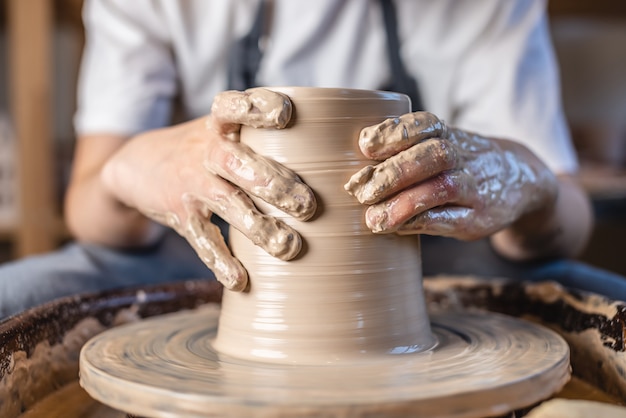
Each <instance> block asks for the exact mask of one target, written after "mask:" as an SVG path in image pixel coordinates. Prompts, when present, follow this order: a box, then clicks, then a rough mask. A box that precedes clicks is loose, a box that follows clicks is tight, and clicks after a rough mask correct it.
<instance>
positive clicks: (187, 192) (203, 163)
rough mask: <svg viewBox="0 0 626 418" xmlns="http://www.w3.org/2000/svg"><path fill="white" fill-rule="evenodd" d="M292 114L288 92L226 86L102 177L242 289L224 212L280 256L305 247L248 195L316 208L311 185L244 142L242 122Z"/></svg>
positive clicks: (293, 211) (299, 214)
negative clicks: (196, 114)
mask: <svg viewBox="0 0 626 418" xmlns="http://www.w3.org/2000/svg"><path fill="white" fill-rule="evenodd" d="M290 117H291V102H290V101H289V99H288V98H287V97H285V96H283V95H281V94H278V93H274V92H271V91H268V90H264V89H251V90H248V91H246V92H236V91H228V92H224V93H222V94H220V95H218V96H217V97H216V98H215V100H214V102H213V106H212V112H211V115H210V116H208V117H207V118H201V119H197V120H193V121H191V122H188V123H184V124H181V125H177V126H173V127H170V128H166V129H161V130H156V131H152V132H147V133H144V134H141V135H139V136H136V137H134V138H132V139H131V140H129V141H128V143H127V144H126V145H124V146H123V147H122V148H121V149H120V151H119V152H117V153H116V154H115V155H114V156H113V157H112V159H111V160H109V162H108V163H107V165H106V166H105V167H104V169H103V172H102V178H103V182H104V184H105V185H106V187H107V188H108V189H109V190H110V191H111V192H112V193H113V194H115V195H116V196H117V198H118V199H119V200H120V201H121V202H123V203H124V204H126V205H128V206H130V207H133V208H136V209H138V210H139V211H140V212H142V213H143V214H145V215H147V216H148V217H150V218H152V219H154V220H156V221H158V222H160V223H163V224H167V225H169V226H171V227H173V228H174V229H175V230H176V231H177V232H178V233H179V234H181V235H182V236H184V237H185V238H186V239H187V240H188V241H189V242H190V243H191V245H192V246H193V248H194V249H195V251H196V252H197V253H198V255H199V256H200V258H201V259H202V260H203V261H204V263H205V264H207V266H208V267H209V268H211V269H212V270H213V272H214V273H215V275H216V277H217V279H218V280H219V281H220V282H222V283H223V284H224V285H225V286H226V287H227V288H228V289H231V290H243V289H244V288H245V287H246V284H247V273H246V271H245V269H244V268H243V266H242V265H241V263H240V262H239V261H238V260H237V259H235V258H234V257H233V256H232V255H231V253H230V251H229V249H228V247H227V246H226V243H225V241H224V238H223V237H222V235H221V234H220V231H219V228H218V227H217V226H215V225H214V224H213V223H211V222H210V218H211V215H212V213H215V214H217V215H219V216H220V217H222V218H223V219H224V220H225V221H227V222H228V223H229V224H230V225H232V226H233V227H235V228H237V229H238V230H240V231H241V232H242V233H243V234H245V235H246V236H247V237H248V238H249V239H250V240H252V241H253V242H254V243H255V244H257V245H259V246H261V247H262V248H263V249H264V250H265V251H267V252H268V253H269V254H271V255H273V256H275V257H278V258H280V259H283V260H289V259H291V258H293V257H295V256H296V255H297V254H298V252H299V251H300V248H301V238H300V236H299V235H298V233H297V232H296V231H294V230H293V229H292V228H291V227H289V226H287V225H286V224H284V223H283V222H281V221H279V220H277V219H275V218H273V217H270V216H267V215H264V214H261V213H260V212H259V211H258V210H257V209H256V208H255V206H254V204H253V202H252V200H251V199H250V197H249V195H254V196H257V197H259V198H261V199H263V200H264V201H266V202H268V203H270V204H272V205H274V206H276V207H277V208H279V209H281V210H282V211H284V212H286V213H288V214H290V215H292V216H294V217H296V218H298V219H301V220H306V219H308V218H310V217H311V216H312V215H313V213H314V212H315V208H316V203H315V198H314V196H313V193H312V191H311V190H310V189H309V187H308V186H306V185H305V184H304V183H302V181H301V180H300V179H299V178H298V177H297V176H296V174H294V173H293V172H292V171H290V170H288V169H286V168H285V167H283V166H281V165H280V164H278V163H276V162H274V161H272V160H270V159H268V158H265V157H262V156H260V155H257V154H255V153H254V152H253V151H252V150H251V149H250V148H249V147H248V146H246V145H244V144H241V143H240V142H239V141H238V140H239V130H240V127H241V125H242V124H243V125H249V126H252V127H268V128H284V127H285V125H286V124H287V122H288V121H289V118H290Z"/></svg>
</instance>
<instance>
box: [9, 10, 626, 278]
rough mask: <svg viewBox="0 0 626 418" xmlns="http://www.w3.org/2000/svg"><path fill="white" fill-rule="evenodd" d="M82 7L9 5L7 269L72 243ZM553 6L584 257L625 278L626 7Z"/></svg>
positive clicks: (550, 12)
mask: <svg viewBox="0 0 626 418" xmlns="http://www.w3.org/2000/svg"><path fill="white" fill-rule="evenodd" d="M131 1H132V0H131ZM503 1H506V0H503ZM81 7H82V0H0V262H2V261H6V260H10V259H12V258H16V257H22V256H26V255H30V254H36V253H40V252H45V251H49V250H51V249H54V248H55V247H57V246H58V245H60V244H62V243H63V242H64V241H66V240H68V239H69V235H68V233H67V230H66V228H65V226H64V224H63V221H62V216H61V214H62V211H63V207H62V196H63V193H64V190H65V186H66V184H67V181H68V177H69V167H70V163H71V158H72V150H73V143H74V134H73V130H72V117H73V113H74V109H75V85H76V79H77V74H78V66H79V62H80V55H81V50H82V45H83V42H84V34H83V30H82V24H81V16H80V13H81ZM548 7H549V16H550V23H551V28H552V35H553V40H554V43H555V48H556V52H557V56H558V59H559V62H560V67H561V77H562V86H563V100H564V105H565V111H566V116H567V118H568V122H569V125H570V129H571V131H572V134H573V137H574V141H575V144H576V147H577V150H578V153H579V157H580V159H581V162H582V171H581V180H582V182H583V184H584V185H585V187H586V189H587V190H588V192H589V194H590V196H591V197H592V199H593V202H594V210H595V216H596V227H595V230H594V234H593V237H592V239H591V242H590V244H589V246H588V247H587V249H586V250H585V252H584V253H583V254H582V255H581V257H580V258H581V259H582V260H584V261H586V262H589V263H591V264H593V265H596V266H599V267H603V268H606V269H609V270H612V271H615V272H617V273H620V274H622V275H626V250H625V248H626V244H625V243H624V240H625V239H626V1H623V0H594V1H588V0H550V1H549V3H548Z"/></svg>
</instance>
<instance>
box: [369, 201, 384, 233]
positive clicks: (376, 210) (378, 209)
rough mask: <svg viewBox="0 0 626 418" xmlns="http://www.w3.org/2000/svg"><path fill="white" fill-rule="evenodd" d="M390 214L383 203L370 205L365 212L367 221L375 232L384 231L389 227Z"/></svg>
mask: <svg viewBox="0 0 626 418" xmlns="http://www.w3.org/2000/svg"><path fill="white" fill-rule="evenodd" d="M388 219H389V214H388V213H387V211H386V210H385V207H384V206H382V205H377V206H370V207H369V208H368V209H367V211H366V212H365V223H366V224H367V227H368V228H369V229H370V230H371V231H372V232H374V233H379V232H383V231H385V230H386V229H387V220H388Z"/></svg>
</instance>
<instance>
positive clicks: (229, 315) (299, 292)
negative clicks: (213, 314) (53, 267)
mask: <svg viewBox="0 0 626 418" xmlns="http://www.w3.org/2000/svg"><path fill="white" fill-rule="evenodd" d="M274 90H276V91H279V92H281V93H284V94H286V95H287V96H289V98H290V99H291V100H292V102H293V105H294V111H293V115H292V119H291V122H290V124H289V125H288V126H287V128H285V129H282V130H275V129H253V128H243V130H242V132H241V141H242V142H243V143H245V144H247V145H249V146H250V147H251V148H252V149H253V150H255V151H256V152H257V153H259V154H262V155H266V156H269V157H271V158H273V159H275V160H276V161H278V162H280V163H282V164H283V165H285V166H286V167H288V168H290V169H292V170H294V171H295V172H296V173H298V175H299V176H300V177H301V178H302V179H303V180H304V182H306V183H307V184H308V185H309V186H310V187H311V188H312V189H313V190H314V192H315V194H316V198H317V202H318V209H317V212H316V214H315V216H314V217H313V218H312V219H311V220H309V221H307V222H300V221H297V220H295V219H293V218H292V217H290V216H288V215H286V214H284V213H283V212H281V211H280V210H278V209H275V208H274V207H272V206H270V205H268V204H266V203H264V202H262V201H260V200H255V204H256V205H257V207H258V208H259V209H260V210H261V211H262V212H264V213H267V214H270V215H272V216H275V217H277V218H280V219H282V220H283V221H284V222H286V223H287V224H289V225H291V226H292V227H294V228H295V229H296V230H297V231H299V232H300V234H301V235H302V238H303V249H302V251H301V253H300V254H299V255H298V257H297V258H296V259H294V260H291V261H288V262H286V261H281V260H279V259H276V258H274V257H272V256H270V255H268V254H267V253H265V252H264V251H263V250H262V249H261V248H259V247H257V246H255V245H254V244H252V243H251V242H250V241H249V240H248V239H247V238H246V237H245V236H243V235H242V234H241V233H240V232H238V231H237V230H235V229H232V228H231V231H230V244H231V248H232V251H233V253H234V255H235V256H236V257H237V258H238V259H239V260H240V261H241V262H242V263H243V265H244V267H245V268H246V269H247V271H248V273H249V278H250V284H249V288H248V289H247V290H246V291H244V292H241V293H237V292H230V291H226V292H225V293H224V296H223V301H222V311H221V314H220V319H219V327H218V332H217V336H216V338H215V340H214V341H213V342H212V344H213V346H214V347H215V349H216V350H217V351H218V352H219V353H220V354H224V355H229V356H233V357H237V358H240V359H247V360H254V361H262V362H275V363H286V364H303V365H318V364H348V363H355V362H359V361H371V360H372V358H373V357H380V356H392V355H396V354H403V353H414V352H418V351H423V350H427V349H430V348H432V347H433V346H434V345H435V338H434V337H433V335H432V333H431V328H430V323H429V318H428V315H427V313H426V309H425V303H424V297H423V291H422V278H421V258H420V248H419V239H418V237H417V236H398V235H395V234H388V235H375V234H373V233H372V232H371V231H370V230H369V229H368V228H367V227H366V225H365V221H364V210H365V208H364V207H363V205H361V204H359V203H358V202H357V201H356V200H355V199H354V198H353V197H352V196H350V195H348V193H346V192H345V190H344V189H343V185H344V184H345V183H346V182H347V181H348V179H349V178H350V176H351V175H352V174H354V173H355V172H356V171H357V170H359V169H360V168H362V167H364V166H366V165H368V164H374V163H375V162H373V161H370V160H367V159H366V158H365V157H364V156H363V155H362V154H361V152H360V151H359V149H358V137H359V132H360V131H361V129H362V128H363V127H366V126H369V125H373V124H376V123H379V122H381V121H383V120H384V119H386V118H389V117H395V116H399V115H402V114H404V113H407V112H409V110H410V101H409V99H408V97H406V96H404V95H401V94H396V93H389V92H380V91H366V90H349V89H330V88H302V87H298V88H276V89H274Z"/></svg>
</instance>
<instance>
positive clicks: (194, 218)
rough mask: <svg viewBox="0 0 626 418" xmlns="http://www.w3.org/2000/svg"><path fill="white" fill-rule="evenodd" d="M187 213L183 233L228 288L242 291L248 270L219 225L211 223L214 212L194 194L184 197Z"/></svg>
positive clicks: (246, 283) (245, 284)
mask: <svg viewBox="0 0 626 418" xmlns="http://www.w3.org/2000/svg"><path fill="white" fill-rule="evenodd" d="M183 205H184V207H185V210H186V212H187V220H186V224H185V225H184V227H183V228H182V232H183V236H184V237H185V238H186V239H187V241H188V242H189V243H190V244H191V246H192V247H193V249H194V250H195V251H196V253H197V254H198V256H199V257H200V259H201V260H202V261H203V262H204V264H206V265H207V266H208V267H209V268H210V269H211V271H213V273H214V274H215V277H216V278H217V280H218V281H219V282H220V283H222V284H223V285H224V287H226V288H227V289H229V290H233V291H242V290H244V289H245V288H246V286H247V285H248V273H247V272H246V269H245V268H244V267H243V266H242V265H241V263H240V262H239V260H237V259H236V258H235V257H233V255H232V254H231V252H230V250H229V249H228V246H227V245H226V242H225V241H224V237H223V236H222V234H221V232H220V229H219V227H218V226H217V225H215V224H214V223H212V222H211V211H210V210H209V208H208V206H207V205H206V204H205V202H204V201H203V200H202V199H200V198H198V197H196V196H193V195H190V194H187V195H185V196H184V197H183Z"/></svg>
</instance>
